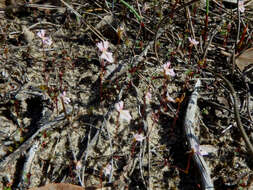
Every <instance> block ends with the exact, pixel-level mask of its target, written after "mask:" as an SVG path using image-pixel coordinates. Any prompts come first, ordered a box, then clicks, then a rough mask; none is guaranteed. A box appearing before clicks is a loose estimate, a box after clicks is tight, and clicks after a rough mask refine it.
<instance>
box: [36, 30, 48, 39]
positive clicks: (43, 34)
mask: <svg viewBox="0 0 253 190" xmlns="http://www.w3.org/2000/svg"><path fill="white" fill-rule="evenodd" d="M45 33H46V31H45V30H40V31H39V32H37V36H39V37H40V38H44V37H45Z"/></svg>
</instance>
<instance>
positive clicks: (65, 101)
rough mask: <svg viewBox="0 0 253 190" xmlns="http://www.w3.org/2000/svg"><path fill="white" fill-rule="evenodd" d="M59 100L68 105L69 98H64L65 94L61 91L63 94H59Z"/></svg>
mask: <svg viewBox="0 0 253 190" xmlns="http://www.w3.org/2000/svg"><path fill="white" fill-rule="evenodd" d="M60 98H62V99H63V101H64V103H65V104H69V103H70V98H68V97H67V96H66V92H65V91H63V93H61V94H60Z"/></svg>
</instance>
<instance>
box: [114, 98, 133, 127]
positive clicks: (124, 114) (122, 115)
mask: <svg viewBox="0 0 253 190" xmlns="http://www.w3.org/2000/svg"><path fill="white" fill-rule="evenodd" d="M123 107H124V102H123V101H120V102H119V103H117V104H115V108H116V110H117V111H118V112H119V119H120V120H125V121H127V122H130V120H131V119H132V116H131V115H130V112H129V111H128V110H123Z"/></svg>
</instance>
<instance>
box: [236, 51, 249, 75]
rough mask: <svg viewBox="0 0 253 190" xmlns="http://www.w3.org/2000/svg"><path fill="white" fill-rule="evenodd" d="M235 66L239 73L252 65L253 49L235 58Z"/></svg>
mask: <svg viewBox="0 0 253 190" xmlns="http://www.w3.org/2000/svg"><path fill="white" fill-rule="evenodd" d="M235 64H236V65H237V67H238V68H239V69H240V71H241V72H243V71H244V69H245V68H246V67H247V66H249V65H251V64H253V48H249V49H247V50H246V51H245V52H243V53H242V54H241V55H240V56H239V57H237V59H236V60H235Z"/></svg>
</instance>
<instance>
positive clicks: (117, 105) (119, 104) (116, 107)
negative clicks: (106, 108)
mask: <svg viewBox="0 0 253 190" xmlns="http://www.w3.org/2000/svg"><path fill="white" fill-rule="evenodd" d="M123 107H124V102H123V101H120V102H118V103H116V104H115V109H116V110H117V111H118V112H120V111H121V110H123Z"/></svg>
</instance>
